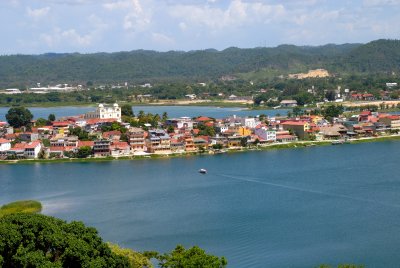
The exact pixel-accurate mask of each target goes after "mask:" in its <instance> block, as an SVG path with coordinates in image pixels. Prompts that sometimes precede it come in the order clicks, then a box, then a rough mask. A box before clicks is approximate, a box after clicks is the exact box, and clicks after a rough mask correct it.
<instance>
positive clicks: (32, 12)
mask: <svg viewBox="0 0 400 268" xmlns="http://www.w3.org/2000/svg"><path fill="white" fill-rule="evenodd" d="M49 11H50V7H43V8H37V9H31V8H30V7H27V9H26V13H27V15H28V16H29V17H31V18H33V19H40V18H43V17H45V16H46V15H47V14H48V13H49Z"/></svg>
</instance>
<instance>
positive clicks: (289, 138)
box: [276, 131, 297, 142]
mask: <svg viewBox="0 0 400 268" xmlns="http://www.w3.org/2000/svg"><path fill="white" fill-rule="evenodd" d="M276 141H277V142H294V141H297V136H295V135H291V134H290V133H289V131H280V132H277V133H276Z"/></svg>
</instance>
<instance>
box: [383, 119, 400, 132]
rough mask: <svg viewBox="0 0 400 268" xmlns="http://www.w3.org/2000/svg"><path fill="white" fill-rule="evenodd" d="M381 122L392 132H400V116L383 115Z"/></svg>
mask: <svg viewBox="0 0 400 268" xmlns="http://www.w3.org/2000/svg"><path fill="white" fill-rule="evenodd" d="M379 122H381V123H384V124H385V125H386V126H387V127H389V128H390V129H392V130H400V116H399V115H381V116H379Z"/></svg>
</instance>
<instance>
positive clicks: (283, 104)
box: [280, 100, 297, 107]
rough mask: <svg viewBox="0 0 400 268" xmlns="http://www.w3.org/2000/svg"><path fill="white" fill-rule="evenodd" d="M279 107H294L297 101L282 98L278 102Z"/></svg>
mask: <svg viewBox="0 0 400 268" xmlns="http://www.w3.org/2000/svg"><path fill="white" fill-rule="evenodd" d="M280 105H281V107H296V106H297V101H296V100H282V101H281V102H280Z"/></svg>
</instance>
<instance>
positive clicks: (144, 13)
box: [102, 0, 152, 33]
mask: <svg viewBox="0 0 400 268" xmlns="http://www.w3.org/2000/svg"><path fill="white" fill-rule="evenodd" d="M148 2H149V1H147V2H146V3H148ZM102 6H103V8H104V9H106V10H108V11H115V10H120V11H126V14H125V16H124V17H123V22H122V27H123V29H125V30H127V31H129V32H133V33H137V32H142V31H145V30H146V29H147V28H148V27H149V25H150V24H151V19H152V11H151V9H150V8H146V9H145V8H144V7H143V4H142V2H141V1H140V0H118V1H113V2H107V3H104V4H103V5H102Z"/></svg>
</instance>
